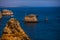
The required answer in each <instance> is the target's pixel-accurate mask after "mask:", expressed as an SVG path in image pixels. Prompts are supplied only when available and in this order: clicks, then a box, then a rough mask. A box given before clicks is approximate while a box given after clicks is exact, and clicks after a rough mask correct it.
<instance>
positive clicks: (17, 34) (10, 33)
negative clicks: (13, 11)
mask: <svg viewBox="0 0 60 40" xmlns="http://www.w3.org/2000/svg"><path fill="white" fill-rule="evenodd" d="M1 40H30V38H29V37H28V35H27V34H26V33H25V32H24V31H23V29H22V28H21V26H20V23H19V22H18V21H17V20H16V19H15V18H11V19H10V20H9V21H8V23H7V24H6V26H5V28H4V31H3V35H2V38H1Z"/></svg>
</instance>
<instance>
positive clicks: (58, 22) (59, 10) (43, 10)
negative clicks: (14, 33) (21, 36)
mask: <svg viewBox="0 0 60 40" xmlns="http://www.w3.org/2000/svg"><path fill="white" fill-rule="evenodd" d="M3 9H9V10H12V11H13V12H14V18H16V19H17V20H18V21H19V22H20V25H21V26H22V28H23V30H24V31H25V32H26V33H27V35H29V37H30V38H31V39H32V40H60V7H16V8H0V10H3ZM31 13H33V14H36V15H38V20H39V23H36V24H35V25H27V24H25V23H24V22H23V19H24V17H25V16H26V15H28V14H31ZM46 16H47V18H48V22H46V21H45V18H46ZM10 18H11V17H3V18H2V20H0V36H1V35H2V33H3V32H2V31H3V29H4V27H5V25H6V23H7V21H8V20H9V19H10Z"/></svg>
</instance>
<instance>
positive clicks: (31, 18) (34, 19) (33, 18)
mask: <svg viewBox="0 0 60 40" xmlns="http://www.w3.org/2000/svg"><path fill="white" fill-rule="evenodd" d="M24 21H25V22H38V20H37V17H36V15H34V14H30V15H28V16H25V18H24Z"/></svg>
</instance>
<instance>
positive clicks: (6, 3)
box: [0, 0, 60, 7]
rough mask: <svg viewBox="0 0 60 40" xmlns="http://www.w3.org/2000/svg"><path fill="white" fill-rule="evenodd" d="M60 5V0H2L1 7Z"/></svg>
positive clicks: (0, 1)
mask: <svg viewBox="0 0 60 40" xmlns="http://www.w3.org/2000/svg"><path fill="white" fill-rule="evenodd" d="M26 6H27V7H60V0H0V7H26Z"/></svg>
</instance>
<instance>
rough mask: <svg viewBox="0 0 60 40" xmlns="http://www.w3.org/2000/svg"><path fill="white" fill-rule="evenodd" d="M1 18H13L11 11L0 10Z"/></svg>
mask: <svg viewBox="0 0 60 40" xmlns="http://www.w3.org/2000/svg"><path fill="white" fill-rule="evenodd" d="M2 15H3V16H13V12H12V11H11V10H7V9H4V10H2Z"/></svg>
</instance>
